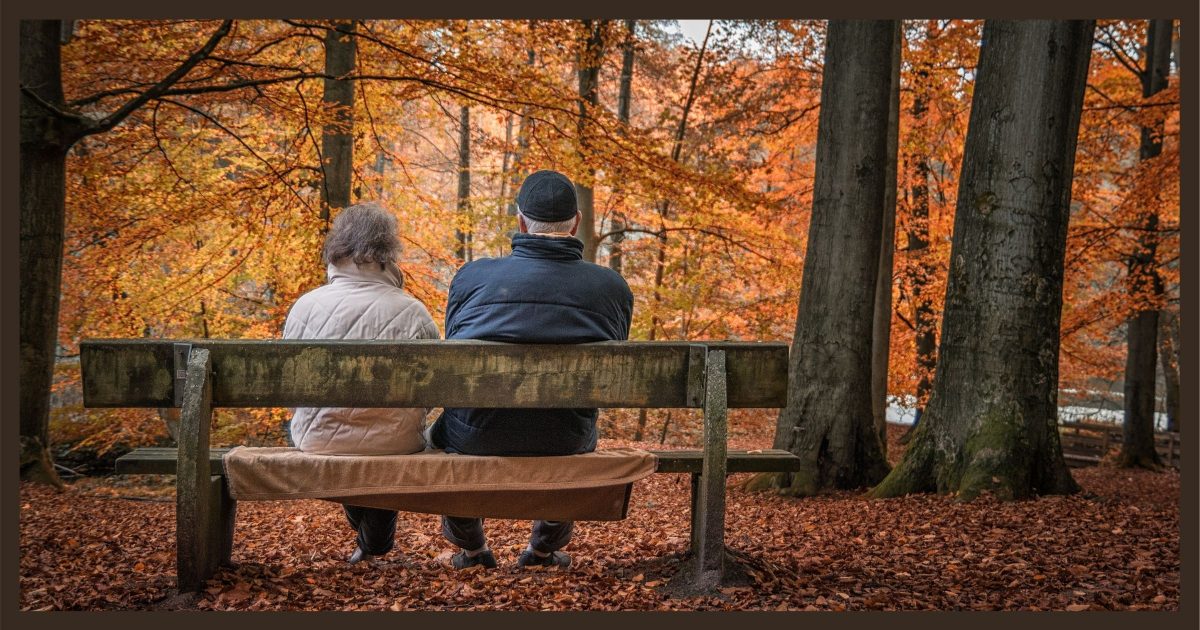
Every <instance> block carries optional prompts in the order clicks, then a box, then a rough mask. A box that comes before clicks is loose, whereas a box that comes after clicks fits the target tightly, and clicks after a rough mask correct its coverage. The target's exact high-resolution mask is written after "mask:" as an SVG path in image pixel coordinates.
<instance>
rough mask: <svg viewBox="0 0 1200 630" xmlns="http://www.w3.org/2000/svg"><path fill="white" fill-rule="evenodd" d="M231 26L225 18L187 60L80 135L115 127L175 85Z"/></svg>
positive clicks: (226, 33)
mask: <svg viewBox="0 0 1200 630" xmlns="http://www.w3.org/2000/svg"><path fill="white" fill-rule="evenodd" d="M232 26H233V20H225V21H224V22H221V26H220V28H218V29H217V31H216V32H215V33H213V34H212V37H209V38H208V42H206V43H205V44H204V46H202V47H201V48H200V49H199V50H197V51H196V52H194V53H192V54H191V56H189V57H188V58H187V60H185V61H184V62H183V63H182V64H180V66H179V67H178V68H175V70H174V71H172V72H171V74H168V75H167V76H165V77H163V79H162V80H161V81H159V82H158V83H155V84H154V85H152V86H150V89H148V90H146V91H145V92H142V93H141V94H139V95H138V96H135V97H133V98H131V99H129V101H127V102H126V103H125V104H124V105H122V106H121V107H120V108H119V109H117V111H115V112H113V113H111V114H109V115H108V116H105V117H104V118H103V119H102V120H100V122H98V123H95V124H93V125H89V126H88V127H87V128H85V129H84V130H83V132H82V135H85V136H86V135H92V134H97V133H104V132H105V131H108V130H109V129H112V128H113V127H116V126H117V125H118V124H120V122H121V121H122V120H125V118H126V117H128V116H129V115H130V114H132V113H133V112H134V111H136V110H137V109H138V108H139V107H141V106H142V105H145V104H146V103H147V102H149V101H151V100H153V99H155V98H158V97H159V96H162V95H163V94H164V93H166V92H167V90H168V89H169V88H170V87H171V86H172V85H175V83H176V82H178V81H179V80H180V79H182V78H183V77H184V76H186V75H187V73H189V72H191V71H192V68H195V67H196V64H198V63H200V62H201V61H203V60H204V59H205V58H206V57H208V56H209V55H210V54H212V51H213V50H215V49H216V47H217V44H218V43H220V41H221V40H222V39H224V38H225V36H226V35H228V34H229V30H230V28H231V27H232Z"/></svg>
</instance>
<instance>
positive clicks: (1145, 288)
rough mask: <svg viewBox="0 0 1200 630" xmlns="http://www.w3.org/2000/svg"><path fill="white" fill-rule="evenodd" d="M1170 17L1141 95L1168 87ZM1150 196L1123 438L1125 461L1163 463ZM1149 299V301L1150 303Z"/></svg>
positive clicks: (1132, 264) (1147, 138) (1153, 152)
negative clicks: (1157, 443) (1157, 445)
mask: <svg viewBox="0 0 1200 630" xmlns="http://www.w3.org/2000/svg"><path fill="white" fill-rule="evenodd" d="M1171 31H1172V28H1171V20H1150V22H1149V24H1147V27H1146V60H1145V61H1146V66H1145V70H1144V71H1143V74H1142V76H1141V77H1140V78H1141V80H1142V96H1143V97H1145V98H1149V97H1151V96H1154V95H1155V94H1157V93H1158V92H1160V91H1161V90H1163V89H1164V88H1166V87H1167V75H1168V73H1169V72H1170V69H1171V66H1170V63H1171ZM1161 127H1162V123H1161V121H1159V122H1157V123H1155V124H1153V125H1152V126H1145V127H1142V128H1141V132H1142V139H1141V140H1142V141H1141V147H1140V150H1139V151H1138V154H1139V157H1140V159H1141V160H1142V161H1146V160H1152V159H1154V158H1156V157H1158V156H1159V155H1160V154H1161V153H1162V140H1161V139H1160V136H1161V130H1162V129H1161ZM1156 203H1157V200H1151V202H1150V204H1149V207H1148V208H1146V209H1145V210H1144V211H1143V213H1142V217H1141V221H1140V223H1141V227H1142V234H1141V236H1140V238H1139V239H1138V251H1137V252H1136V253H1134V254H1133V256H1131V257H1130V259H1129V263H1128V269H1129V299H1130V301H1131V302H1132V303H1133V304H1134V305H1136V307H1137V308H1138V310H1137V312H1135V313H1134V315H1133V316H1132V317H1130V318H1129V321H1128V322H1127V323H1126V325H1125V332H1126V339H1127V343H1128V353H1127V355H1126V359H1125V402H1124V405H1125V425H1124V436H1123V438H1124V439H1123V440H1122V441H1121V454H1120V456H1119V457H1118V462H1119V463H1120V465H1121V466H1139V467H1143V468H1157V467H1158V466H1160V465H1162V461H1161V460H1160V459H1159V457H1158V451H1156V450H1155V449H1154V387H1155V382H1156V381H1155V378H1154V375H1155V368H1156V364H1157V362H1158V358H1157V356H1156V353H1157V350H1158V306H1157V304H1158V302H1159V301H1160V300H1161V298H1162V293H1163V285H1162V279H1161V278H1160V276H1159V274H1158V261H1157V252H1158V236H1157V234H1156V232H1157V230H1158V208H1157V207H1156ZM1147 302H1149V304H1148V303H1147Z"/></svg>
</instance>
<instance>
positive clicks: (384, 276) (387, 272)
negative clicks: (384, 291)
mask: <svg viewBox="0 0 1200 630" xmlns="http://www.w3.org/2000/svg"><path fill="white" fill-rule="evenodd" d="M325 276H326V277H327V278H328V279H329V283H330V284H333V283H335V282H375V283H378V284H386V285H390V286H393V287H396V288H397V289H399V288H402V287H403V286H404V276H403V274H401V273H400V268H399V267H397V266H396V264H395V263H389V264H386V265H381V264H379V263H363V264H361V265H360V264H358V263H356V262H354V261H353V260H350V259H349V258H342V259H339V260H335V261H333V262H331V263H329V265H328V266H326V267H325Z"/></svg>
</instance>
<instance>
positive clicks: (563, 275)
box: [431, 234, 633, 455]
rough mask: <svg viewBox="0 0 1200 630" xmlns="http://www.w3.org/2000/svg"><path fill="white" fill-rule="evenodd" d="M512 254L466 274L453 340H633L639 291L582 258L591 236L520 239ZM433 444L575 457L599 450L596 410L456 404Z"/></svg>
mask: <svg viewBox="0 0 1200 630" xmlns="http://www.w3.org/2000/svg"><path fill="white" fill-rule="evenodd" d="M512 246H513V251H512V254H511V255H509V256H505V257H503V258H483V259H480V260H476V261H473V262H469V263H467V264H465V265H463V266H462V268H461V269H459V270H458V273H457V274H456V275H455V276H454V280H453V281H452V282H451V283H450V296H449V300H448V302H447V304H446V338H447V339H482V340H485V341H505V342H510V343H586V342H589V341H620V340H625V339H628V338H629V324H630V320H631V319H632V317H633V293H632V292H630V290H629V285H627V284H626V283H625V280H624V278H622V277H621V276H620V274H618V273H616V272H615V271H613V270H611V269H609V268H607V267H602V266H600V265H597V264H594V263H590V262H586V261H584V260H583V242H582V241H580V240H578V239H575V238H554V237H548V236H536V235H530V234H517V235H515V236H513V242H512ZM431 438H432V441H433V445H434V446H435V447H437V448H444V449H446V450H447V451H449V452H456V453H465V454H468V455H571V454H575V453H587V452H590V451H593V450H595V449H596V409H457V408H447V409H446V410H445V411H444V412H443V413H442V415H441V417H439V418H438V419H437V422H435V423H434V426H433V431H432V432H431Z"/></svg>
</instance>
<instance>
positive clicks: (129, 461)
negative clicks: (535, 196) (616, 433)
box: [116, 447, 800, 475]
mask: <svg viewBox="0 0 1200 630" xmlns="http://www.w3.org/2000/svg"><path fill="white" fill-rule="evenodd" d="M227 452H229V449H227V448H214V449H210V450H209V457H208V461H209V468H210V470H211V474H213V475H222V474H224V469H223V468H222V464H221V457H223V456H224V455H225V453H227ZM650 452H652V453H654V455H655V456H656V457H658V469H657V470H656V471H655V472H659V473H699V472H700V470H701V469H702V468H703V464H704V451H694V450H679V451H650ZM177 457H178V451H177V450H176V449H174V448H160V447H145V448H138V449H134V450H132V451H130V452H129V453H126V454H125V455H122V456H121V457H119V458H117V466H116V472H117V474H121V475H138V474H148V475H174V474H175V464H176V458H177ZM725 462H726V464H725V466H726V472H728V473H730V474H733V473H750V472H794V471H796V470H799V464H800V458H798V457H796V456H795V455H793V454H791V453H789V452H788V451H784V450H776V449H770V450H763V451H743V450H738V451H729V452H728V455H727V457H726V459H725Z"/></svg>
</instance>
